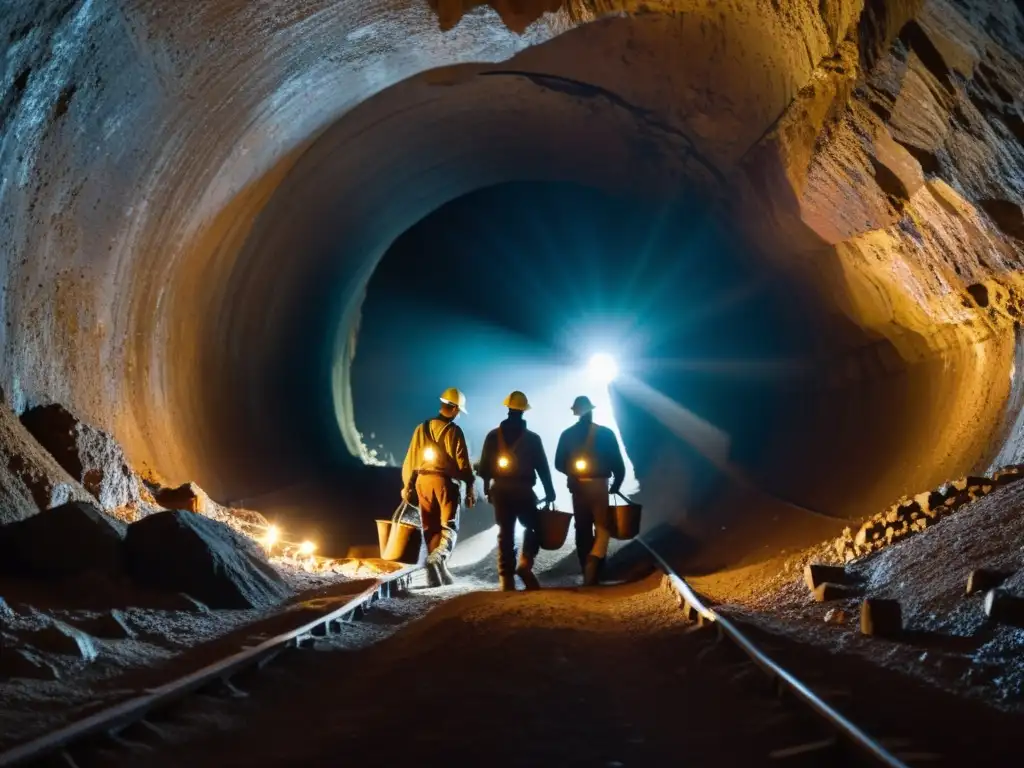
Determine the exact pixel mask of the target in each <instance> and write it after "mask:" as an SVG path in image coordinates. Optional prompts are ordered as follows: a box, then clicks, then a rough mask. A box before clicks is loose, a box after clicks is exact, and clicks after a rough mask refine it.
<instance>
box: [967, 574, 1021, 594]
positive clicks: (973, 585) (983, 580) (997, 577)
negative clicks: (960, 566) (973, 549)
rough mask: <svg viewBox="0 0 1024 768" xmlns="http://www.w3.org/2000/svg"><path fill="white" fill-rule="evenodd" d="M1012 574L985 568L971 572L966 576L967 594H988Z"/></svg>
mask: <svg viewBox="0 0 1024 768" xmlns="http://www.w3.org/2000/svg"><path fill="white" fill-rule="evenodd" d="M1012 575H1013V574H1012V573H1009V572H1006V571H992V570H988V569H986V568H978V569H977V570H974V571H971V572H970V574H968V576H967V594H968V595H973V594H975V593H977V592H988V591H989V590H992V589H995V588H996V587H998V586H1000V585H1002V583H1003V582H1004V581H1006V580H1007V579H1008V578H1010V576H1012Z"/></svg>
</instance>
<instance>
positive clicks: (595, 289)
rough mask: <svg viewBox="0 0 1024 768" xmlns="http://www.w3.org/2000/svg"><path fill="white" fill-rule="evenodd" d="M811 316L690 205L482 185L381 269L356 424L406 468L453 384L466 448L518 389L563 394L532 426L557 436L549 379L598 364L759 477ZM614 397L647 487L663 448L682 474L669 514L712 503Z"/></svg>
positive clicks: (707, 473)
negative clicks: (411, 448) (674, 405)
mask: <svg viewBox="0 0 1024 768" xmlns="http://www.w3.org/2000/svg"><path fill="white" fill-rule="evenodd" d="M811 311H812V310H811V308H810V303H809V302H807V301H800V300H798V299H797V298H795V297H794V288H793V286H792V285H791V284H788V283H787V281H785V280H784V279H783V278H782V277H781V276H780V275H778V274H771V273H770V272H769V271H768V270H766V269H764V268H763V266H762V265H759V263H758V261H757V259H756V258H755V257H754V255H753V254H752V252H751V248H750V246H749V245H747V244H745V243H744V242H743V240H742V238H741V237H738V236H737V235H736V233H735V232H730V231H729V230H728V225H727V223H724V222H722V221H721V219H720V218H719V217H718V216H717V215H716V213H715V212H713V211H712V210H710V209H709V207H708V206H707V205H705V204H702V203H701V202H700V201H698V200H696V199H695V198H694V197H693V196H690V197H683V196H680V198H678V199H677V200H675V201H672V202H670V203H661V204H658V203H652V202H651V201H647V200H643V199H636V198H634V199H630V198H624V197H621V196H615V195H612V194H608V193H605V192H602V191H599V190H596V189H591V188H586V187H582V186H579V185H574V184H569V183H550V182H549V183H544V182H520V183H512V184H505V185H500V186H495V187H490V188H487V189H484V190H480V191H477V192H474V193H472V194H469V195H466V196H464V197H461V198H459V199H457V200H455V201H453V202H451V203H448V204H447V205H445V206H443V207H442V208H440V209H439V210H437V211H436V212H434V213H432V214H431V215H429V216H428V217H426V218H425V219H423V220H421V221H420V222H419V223H417V224H416V225H415V226H413V227H412V228H410V229H409V230H408V231H407V232H406V233H404V234H403V235H402V236H401V237H400V238H399V239H398V240H396V241H395V243H394V244H393V245H392V246H391V248H390V249H389V250H388V252H387V253H386V254H385V256H384V257H383V259H382V260H381V262H380V264H379V265H378V267H377V270H376V272H375V273H374V276H373V278H372V279H371V280H370V283H369V286H368V289H367V296H366V300H365V302H364V305H363V311H362V324H361V332H360V337H359V341H358V346H357V353H356V357H355V361H354V364H353V403H354V408H355V414H356V422H357V425H358V426H359V428H360V430H361V431H362V433H363V434H364V436H366V441H367V442H368V443H372V445H373V446H379V448H378V450H380V452H381V455H382V456H388V457H393V459H394V460H396V461H397V462H399V463H400V462H401V460H402V457H403V456H404V452H405V447H406V443H407V441H408V437H409V433H410V430H411V425H415V424H417V423H419V422H420V421H422V419H423V418H425V416H426V415H429V414H430V413H431V412H432V410H433V409H434V408H435V407H436V396H437V393H439V392H441V391H442V390H443V389H444V388H445V387H447V386H453V385H457V386H459V387H461V388H463V389H464V390H465V391H466V392H467V394H468V396H469V398H470V400H471V403H472V405H471V406H470V407H469V414H468V415H466V416H464V417H462V422H463V424H464V426H465V428H466V430H467V436H468V437H469V440H470V445H471V448H472V447H473V446H476V447H477V448H478V447H479V445H480V444H481V442H482V439H483V435H484V434H485V432H486V430H488V429H490V428H492V427H493V426H494V425H495V424H496V423H497V422H498V421H499V420H500V419H501V418H503V417H504V409H503V407H502V405H501V403H502V400H503V398H504V396H505V395H506V394H507V392H508V391H510V390H512V389H521V390H523V391H525V392H526V393H527V394H528V395H531V396H532V397H533V398H534V401H535V402H536V399H537V397H538V396H542V397H543V396H547V397H560V398H562V399H561V401H560V402H558V403H557V404H546V405H548V407H547V408H545V410H544V411H543V412H542V415H541V416H540V418H541V419H543V420H544V423H543V424H541V425H538V424H535V425H534V427H535V428H538V426H540V427H543V429H544V436H549V435H554V436H557V433H558V432H559V431H560V430H561V429H563V428H565V427H567V426H569V424H570V423H572V421H573V418H572V416H571V414H570V413H569V404H570V402H571V397H573V396H574V395H572V389H571V387H572V386H573V385H572V384H568V383H567V384H566V386H568V387H570V389H568V390H566V389H565V388H564V387H555V386H554V385H553V382H552V380H553V379H554V380H557V379H559V378H565V373H564V371H563V368H582V367H584V366H585V365H586V363H587V360H588V358H589V356H590V355H591V354H593V353H595V352H600V351H606V352H608V353H610V354H613V355H614V356H615V358H616V360H617V362H618V363H619V365H620V366H621V368H622V369H623V371H624V375H628V376H630V377H634V378H636V379H639V380H642V381H643V382H644V383H645V384H646V385H647V386H649V387H652V388H654V389H656V390H658V391H659V392H661V393H662V394H664V395H665V396H667V397H669V398H671V399H672V400H674V401H676V402H678V403H680V404H685V407H686V408H687V409H688V410H691V411H692V412H693V413H695V414H696V415H697V416H698V417H700V418H701V419H704V420H706V421H708V422H710V423H711V424H714V425H715V426H716V427H718V428H719V429H721V430H722V431H724V432H725V433H727V434H728V435H729V436H730V437H731V443H732V446H731V452H730V456H731V459H732V460H733V461H734V462H736V463H738V464H741V465H756V464H757V463H758V461H759V460H760V458H761V456H762V454H763V452H764V451H765V450H766V446H767V445H769V444H770V442H771V435H772V434H773V432H774V431H775V429H776V425H775V423H774V421H775V417H776V411H777V398H776V397H773V392H775V391H777V390H778V388H779V386H780V383H782V382H783V381H786V382H789V383H792V381H793V380H794V379H797V378H798V377H800V376H802V375H803V374H804V373H805V370H804V367H805V365H806V364H807V363H808V362H809V360H810V359H811V358H812V353H811V351H812V350H813V348H814V343H815V341H816V339H815V337H814V334H813V332H812V330H811V329H813V328H814V322H813V318H812V317H811V316H810V314H809V313H810V312H811ZM512 350H515V351H514V352H513V354H512V355H511V356H510V351H512ZM578 386H581V387H587V386H590V387H594V388H597V387H601V386H603V385H602V384H600V383H599V382H588V381H586V379H585V378H583V379H581V380H580V381H579V384H578ZM548 392H552V393H553V394H552V395H546V394H545V393H548ZM612 392H613V395H614V403H615V411H616V413H615V420H616V421H617V422H618V424H619V427H620V429H621V431H622V434H623V439H624V442H625V448H626V451H627V453H628V455H629V457H630V459H631V460H632V463H633V465H634V468H635V470H636V474H637V477H638V478H639V479H640V481H641V486H642V484H643V478H644V477H645V476H646V475H647V474H649V473H650V472H651V471H652V468H653V467H654V466H656V465H657V462H658V456H659V454H660V453H661V452H663V450H664V448H665V446H666V445H672V444H675V446H676V450H678V451H680V452H681V455H684V456H685V457H686V464H687V467H688V469H689V471H688V472H687V475H688V476H689V487H688V488H685V489H684V488H680V491H683V490H686V491H687V494H686V496H685V497H681V498H680V499H679V502H680V505H681V506H682V505H686V504H689V503H692V502H693V501H694V500H696V498H698V497H700V496H701V495H703V494H706V493H707V491H708V490H709V489H710V488H712V487H713V485H714V482H715V479H716V472H715V467H714V465H713V464H711V463H710V462H708V461H706V460H705V459H704V458H703V457H702V455H701V453H700V451H699V450H697V449H695V448H694V447H693V446H691V445H688V444H687V442H686V441H685V439H680V438H679V437H677V436H673V433H672V432H671V429H670V425H667V424H664V423H661V422H659V420H658V419H657V418H655V417H654V416H652V415H651V414H650V413H649V412H648V411H646V410H645V409H644V408H642V407H639V406H638V405H637V404H636V403H634V402H633V401H632V400H630V399H629V398H626V397H623V396H622V395H621V393H619V392H618V391H617V387H616V386H615V385H614V384H613V385H612ZM577 394H592V393H590V392H587V391H581V392H578V393H577ZM567 397H568V398H569V399H566V398H567ZM558 417H561V419H560V421H559V420H558ZM609 417H610V414H605V415H604V416H603V418H605V419H608V418H609ZM318 421H319V422H320V423H323V424H325V425H326V426H327V427H328V429H330V428H332V427H333V425H332V424H331V422H330V421H329V420H327V419H323V418H320V419H319V420H318ZM371 435H372V437H370V436H371ZM328 437H330V436H329V435H328V436H325V445H327V444H328V440H327V439H326V438H328ZM550 441H551V438H550V437H549V442H550ZM553 451H554V445H553V444H552V445H548V452H549V453H552V454H553Z"/></svg>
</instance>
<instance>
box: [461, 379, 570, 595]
mask: <svg viewBox="0 0 1024 768" xmlns="http://www.w3.org/2000/svg"><path fill="white" fill-rule="evenodd" d="M505 407H506V408H508V418H506V419H505V420H504V421H503V422H501V424H499V425H498V427H497V429H492V430H491V431H490V432H489V433H488V434H487V437H486V438H485V439H484V447H483V450H482V452H481V454H480V469H479V474H480V477H481V479H482V480H483V481H484V493H485V494H487V498H488V499H489V500H490V502H491V504H493V505H494V520H495V522H496V523H497V525H498V580H499V582H500V585H501V590H502V591H503V592H512V591H515V588H516V582H515V577H516V576H519V578H520V579H522V580H523V586H525V587H526V588H527V589H538V588H540V582H538V581H537V577H536V576H535V575H534V573H533V562H534V559H535V558H536V557H537V552H538V551H539V550H540V531H539V530H538V529H537V525H538V519H537V497H536V496H535V495H534V492H533V486H534V484H535V483H536V479H537V477H538V476H539V477H540V481H541V484H542V485H543V486H544V501H545V502H553V501H554V500H555V486H554V485H553V484H552V482H551V469H550V468H549V467H548V457H547V454H545V453H544V444H543V443H542V442H541V439H540V435H538V434H537V433H536V432H531V431H530V430H528V429H527V428H526V419H525V418H523V417H524V414H525V413H526V411H528V410H530V403H529V401H528V400H527V399H526V395H524V394H523V393H522V392H518V391H517V392H513V393H512V394H510V395H509V396H508V397H506V398H505ZM517 520H518V521H519V523H520V525H522V526H523V530H524V533H523V547H522V550H521V551H520V553H519V563H518V565H517V564H516V561H515V559H516V552H515V536H516V521H517Z"/></svg>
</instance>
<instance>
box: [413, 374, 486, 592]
mask: <svg viewBox="0 0 1024 768" xmlns="http://www.w3.org/2000/svg"><path fill="white" fill-rule="evenodd" d="M465 410H466V396H465V395H464V394H463V393H462V392H460V391H459V390H457V389H455V388H454V387H450V388H449V389H446V390H445V391H444V392H443V393H442V394H441V410H440V413H438V415H437V416H434V417H433V418H430V419H427V420H426V421H424V422H423V423H422V424H420V425H419V426H417V427H416V429H415V430H414V431H413V433H412V440H411V441H410V442H409V450H408V451H407V452H406V454H405V461H404V462H403V463H402V483H403V486H402V499H403V501H406V502H408V501H409V500H410V498H411V497H412V492H413V490H414V489H415V491H416V497H417V499H418V502H419V508H420V525H421V528H422V530H423V541H424V543H425V544H426V548H427V568H426V571H427V585H428V586H430V587H438V586H441V584H451V583H453V582H454V578H453V577H452V574H451V571H449V570H448V558H449V557H450V556H451V554H452V550H453V549H454V548H455V541H456V539H457V538H458V534H459V501H460V498H459V486H458V483H459V482H460V481H461V482H463V483H465V484H466V506H467V507H472V506H473V505H474V504H475V503H476V492H475V490H474V488H473V483H474V478H473V468H472V466H470V463H469V448H468V446H467V445H466V436H465V435H464V434H463V433H462V429H461V428H460V427H459V426H458V425H457V424H456V423H455V418H456V417H457V416H458V415H459V414H460V413H462V412H464V411H465Z"/></svg>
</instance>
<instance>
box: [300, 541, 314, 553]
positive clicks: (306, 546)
mask: <svg viewBox="0 0 1024 768" xmlns="http://www.w3.org/2000/svg"><path fill="white" fill-rule="evenodd" d="M315 551H316V544H314V543H313V542H312V541H304V542H302V543H301V544H299V554H300V555H302V556H303V557H309V556H310V555H312V554H313V553H314V552H315Z"/></svg>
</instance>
